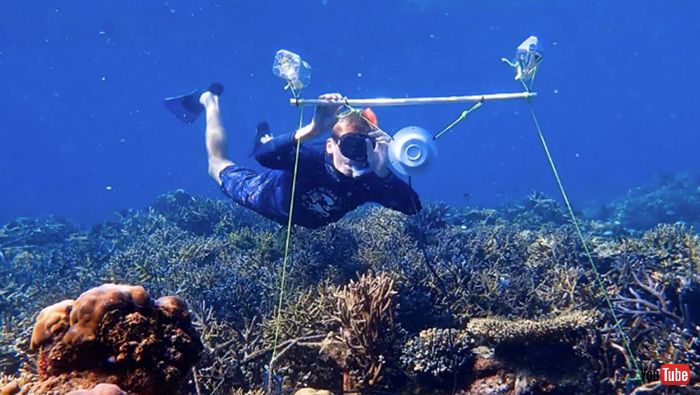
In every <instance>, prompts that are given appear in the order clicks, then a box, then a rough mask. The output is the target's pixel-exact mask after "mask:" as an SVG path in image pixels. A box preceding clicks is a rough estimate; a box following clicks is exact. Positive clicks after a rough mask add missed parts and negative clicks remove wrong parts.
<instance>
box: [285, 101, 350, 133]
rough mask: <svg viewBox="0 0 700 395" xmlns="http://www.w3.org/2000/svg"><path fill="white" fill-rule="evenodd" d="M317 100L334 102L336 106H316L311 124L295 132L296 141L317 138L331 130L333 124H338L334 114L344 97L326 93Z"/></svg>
mask: <svg viewBox="0 0 700 395" xmlns="http://www.w3.org/2000/svg"><path fill="white" fill-rule="evenodd" d="M319 99H325V100H334V101H337V102H338V104H337V105H336V104H334V105H329V106H316V108H315V109H314V117H313V120H312V121H311V123H310V124H308V125H306V126H304V127H303V128H301V129H299V130H297V132H296V135H295V137H296V138H297V140H301V141H305V140H309V139H312V138H314V137H316V136H319V135H321V134H323V133H325V132H327V131H329V130H331V129H333V126H335V123H336V122H338V117H337V116H336V112H337V111H338V107H340V106H342V105H343V103H344V101H345V97H344V96H343V95H341V94H340V93H326V94H324V95H321V96H319Z"/></svg>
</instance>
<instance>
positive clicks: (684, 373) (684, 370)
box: [659, 363, 690, 385]
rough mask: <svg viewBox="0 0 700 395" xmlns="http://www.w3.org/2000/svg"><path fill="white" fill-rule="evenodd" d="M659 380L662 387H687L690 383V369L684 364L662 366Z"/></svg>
mask: <svg viewBox="0 0 700 395" xmlns="http://www.w3.org/2000/svg"><path fill="white" fill-rule="evenodd" d="M659 378H660V379H661V384H663V385H687V384H688V383H690V367H689V366H688V364H684V363H667V364H663V365H661V369H660V370H659Z"/></svg>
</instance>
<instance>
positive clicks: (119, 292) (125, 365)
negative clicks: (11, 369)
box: [19, 284, 202, 394]
mask: <svg viewBox="0 0 700 395" xmlns="http://www.w3.org/2000/svg"><path fill="white" fill-rule="evenodd" d="M31 348H32V349H33V350H35V351H38V357H37V369H38V374H37V375H34V374H33V373H31V372H26V373H25V375H23V377H21V378H20V380H19V383H20V384H19V386H20V388H21V390H22V391H28V392H30V393H32V394H49V393H57V392H62V393H65V392H68V391H70V390H73V389H76V388H91V387H92V386H94V385H96V384H99V383H106V384H115V383H118V384H119V385H120V386H121V387H122V388H123V389H125V390H126V391H128V392H130V393H134V394H156V393H159V394H160V393H173V394H174V393H177V391H178V390H179V388H180V386H181V385H182V383H183V381H184V379H185V377H186V376H187V374H188V373H189V370H190V368H191V367H192V365H194V363H195V362H196V361H197V360H198V359H199V357H200V353H201V351H202V344H201V342H200V340H199V337H198V335H197V333H196V332H195V331H194V328H193V327H192V326H191V323H190V319H189V313H188V312H187V308H186V306H185V304H184V302H182V301H181V300H179V299H177V298H174V297H163V298H160V299H158V300H152V299H151V298H150V297H149V295H148V294H147V293H146V291H145V290H144V289H143V288H142V287H132V286H127V285H115V284H105V285H102V286H100V287H97V288H94V289H92V290H89V291H87V292H84V293H83V294H81V295H80V297H79V298H78V299H76V300H75V301H73V300H66V301H63V302H60V303H58V304H57V305H54V306H50V307H48V308H46V309H44V310H43V311H42V312H41V314H40V315H39V317H37V322H36V325H35V329H34V332H33V335H32V340H31Z"/></svg>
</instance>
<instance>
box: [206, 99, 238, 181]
mask: <svg viewBox="0 0 700 395" xmlns="http://www.w3.org/2000/svg"><path fill="white" fill-rule="evenodd" d="M199 102H200V103H202V105H203V106H204V108H205V109H206V112H207V131H206V143H207V155H208V158H209V176H210V177H211V178H213V179H214V180H215V181H216V182H217V183H218V184H219V185H221V178H220V177H219V173H221V170H223V169H225V168H226V167H228V166H230V165H232V164H233V162H231V161H230V160H228V159H227V158H226V131H225V130H224V123H223V122H222V121H221V113H220V112H219V96H216V95H214V94H212V93H211V92H204V93H203V94H202V96H200V97H199Z"/></svg>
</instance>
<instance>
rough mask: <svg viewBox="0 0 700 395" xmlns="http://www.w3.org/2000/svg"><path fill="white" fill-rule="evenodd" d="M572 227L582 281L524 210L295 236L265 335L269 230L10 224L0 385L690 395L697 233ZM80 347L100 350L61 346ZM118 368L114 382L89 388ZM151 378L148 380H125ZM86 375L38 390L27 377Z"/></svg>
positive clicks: (566, 237) (440, 208) (547, 214)
mask: <svg viewBox="0 0 700 395" xmlns="http://www.w3.org/2000/svg"><path fill="white" fill-rule="evenodd" d="M579 220H580V223H581V225H582V229H583V234H584V237H585V238H586V240H587V242H588V245H589V247H590V252H591V255H592V257H593V262H594V264H595V267H596V268H597V272H598V275H596V274H595V273H594V270H593V267H592V265H591V262H590V261H589V260H588V258H587V255H586V254H585V253H584V252H585V251H584V249H583V246H582V245H581V243H580V241H579V238H578V236H577V233H576V231H575V229H574V227H573V226H572V225H571V223H570V221H569V220H568V219H567V218H566V215H565V214H564V212H563V211H562V210H561V207H560V206H559V205H558V204H557V203H556V202H555V201H553V200H552V199H548V198H547V197H545V196H543V195H541V194H532V195H530V196H529V197H528V198H527V199H525V200H524V201H523V202H519V203H518V204H513V205H510V206H508V207H504V208H501V209H498V210H495V209H469V208H454V207H449V206H447V205H445V204H440V203H431V204H426V205H425V208H424V210H423V212H422V213H421V215H420V216H419V217H416V216H414V217H407V216H404V215H402V214H400V213H396V212H393V211H390V210H387V209H383V208H378V207H370V208H367V209H365V210H361V211H358V212H356V213H354V214H352V215H350V216H348V217H347V218H345V219H343V220H342V221H340V222H338V223H336V224H333V225H330V226H327V227H324V228H322V229H318V230H308V229H303V228H298V227H297V228H294V230H293V237H292V245H291V249H290V256H289V262H288V267H287V269H286V273H285V277H286V278H285V282H286V286H285V288H286V292H285V294H284V300H283V303H282V309H281V311H280V315H279V316H280V317H281V318H280V320H279V321H277V320H276V319H275V317H276V315H275V311H276V306H277V305H278V303H279V300H278V298H279V294H278V289H279V284H280V280H281V272H280V268H281V267H282V261H283V257H284V247H285V229H284V228H283V227H280V226H278V225H275V224H273V223H270V222H268V221H265V220H261V219H260V218H259V217H257V216H256V215H255V214H254V213H251V212H248V211H246V210H244V209H241V208H238V207H235V206H233V205H231V204H229V203H228V202H224V201H219V200H210V199H203V198H199V197H195V196H191V195H189V194H187V193H185V192H183V191H177V192H174V193H171V194H167V195H164V196H161V197H159V198H158V199H156V200H155V201H154V202H153V203H152V204H151V206H150V207H148V208H147V209H145V210H141V211H127V212H122V213H121V214H120V216H119V217H118V218H117V220H115V221H112V222H108V223H104V224H101V225H99V226H95V227H93V228H91V229H84V228H81V227H79V226H77V225H74V224H71V223H70V222H67V221H63V220H58V219H55V218H47V219H42V220H38V219H18V220H16V221H13V222H11V223H8V224H6V225H4V226H3V227H2V228H0V274H1V275H2V278H3V283H2V285H1V286H0V295H1V297H0V372H2V376H0V387H4V388H3V395H4V394H15V393H66V392H67V391H68V390H69V389H70V390H76V391H77V390H80V391H92V392H83V393H93V394H99V393H106V394H113V393H114V394H118V393H120V392H118V391H124V393H129V394H132V393H133V394H155V393H158V394H178V393H181V394H234V393H235V394H246V393H249V394H255V393H264V391H263V389H265V390H268V389H272V390H273V392H276V393H294V392H296V391H298V393H300V394H315V393H318V394H321V393H323V392H317V391H315V390H312V389H311V388H316V389H319V390H325V391H329V392H330V393H336V394H339V393H342V392H343V391H345V392H349V391H352V392H355V393H412V394H420V393H425V394H440V393H444V394H449V393H458V394H488V393H490V394H536V393H551V394H555V393H557V394H576V393H581V394H589V393H637V394H641V393H653V392H654V391H662V390H661V386H660V383H659V382H658V381H655V380H653V378H651V379H649V378H648V377H647V375H643V376H642V377H638V376H637V372H639V371H642V372H643V373H646V372H654V371H658V369H659V367H660V365H661V364H663V363H685V364H689V365H690V369H691V379H690V385H688V386H683V387H675V389H674V391H676V392H677V393H697V392H698V391H700V377H698V375H697V373H695V372H697V371H698V368H700V365H699V363H700V287H699V286H700V240H699V238H698V235H697V233H695V232H694V231H693V230H692V228H691V227H689V226H687V225H685V224H684V223H673V224H657V225H655V226H653V227H651V228H649V229H647V230H638V231H634V232H632V231H629V230H627V229H625V228H624V226H620V224H619V223H618V222H615V221H614V220H612V219H611V220H592V219H587V218H580V219H579ZM599 281H600V282H599ZM103 284H134V285H135V286H136V287H135V288H133V287H132V288H119V287H126V286H124V285H121V286H117V285H110V286H104V285H103ZM601 285H602V286H603V287H604V289H605V291H606V293H607V299H606V297H605V295H604V293H603V291H602V288H601ZM100 286H102V287H106V288H97V289H98V290H99V289H102V291H103V294H104V292H107V293H108V294H109V295H112V296H110V297H109V298H108V299H109V300H112V301H113V302H110V303H112V304H109V303H106V302H105V303H102V304H99V303H97V302H95V300H98V301H99V300H101V299H100V298H99V297H93V299H92V300H93V302H92V303H93V305H95V304H94V303H97V304H96V305H95V306H98V307H99V306H103V305H109V306H117V307H118V309H116V310H109V311H118V313H117V312H111V313H110V312H109V311H108V312H107V313H100V314H97V313H91V314H89V317H90V318H88V319H87V321H83V323H82V324H79V325H78V327H79V328H81V329H80V330H77V329H73V319H72V314H73V312H75V311H78V310H80V308H79V307H80V306H84V303H83V302H80V301H81V299H80V298H82V296H80V298H78V296H79V295H81V294H83V293H84V292H85V294H90V292H95V291H94V290H92V291H88V290H90V289H92V288H94V287H100ZM110 287H112V288H110ZM113 287H117V288H113ZM141 287H143V288H141ZM115 289H117V290H118V291H119V292H116V291H114V290H115ZM86 291H88V292H86ZM109 292H116V293H112V294H110V293H109ZM85 294H83V295H85ZM103 294H100V295H103ZM149 294H150V295H175V296H177V298H172V299H164V300H165V301H163V300H162V299H151V298H150V297H149V296H148V295H149ZM90 295H93V296H94V294H90ZM114 295H121V296H118V297H117V296H114ZM126 295H128V297H127V296H126ZM144 295H146V296H144ZM74 298H78V299H75V301H73V299H74ZM95 298H96V299H95ZM115 298H116V299H115ZM62 300H65V302H62V303H63V304H61V303H59V304H58V305H56V303H58V302H61V301H62ZM115 300H116V302H115ZM79 302H80V303H79ZM115 303H116V304H115ZM49 306H52V307H50V308H49ZM91 306H92V305H91ZM157 306H161V307H162V309H165V310H163V311H169V312H170V313H169V314H170V315H169V316H168V315H167V314H166V313H164V312H163V311H161V310H159V308H160V307H157ZM124 309H126V310H124ZM42 311H43V312H42ZM97 311H102V310H99V309H97ZM159 311H160V312H159ZM613 312H614V313H615V316H616V317H617V320H618V321H615V319H614V318H613V314H612V313H613ZM40 313H41V314H40ZM76 314H77V313H76ZM47 317H48V318H47ZM66 317H69V318H66ZM168 317H169V318H168ZM122 319H124V320H125V321H122ZM76 320H77V321H76V322H81V320H80V319H77V318H76ZM124 322H126V323H124ZM618 324H619V326H620V327H621V328H622V329H623V330H624V333H625V334H626V336H627V337H628V339H629V342H628V344H626V343H625V339H624V338H623V337H622V336H621V332H620V330H619V329H618V328H617V325H618ZM110 325H111V326H110ZM37 328H38V329H37ZM110 328H112V329H110ZM131 330H133V331H132V332H130V331H131ZM33 331H34V333H32V332H33ZM175 333H177V335H175ZM118 334H122V335H118ZM100 336H102V337H100ZM95 339H104V340H105V341H104V342H102V340H100V341H101V342H100V343H99V344H101V346H100V347H99V350H102V351H104V350H108V351H109V352H107V353H106V354H104V355H102V354H93V353H92V352H91V351H90V352H88V351H85V350H82V349H80V348H79V347H76V346H75V344H78V343H80V344H82V343H83V342H87V343H88V344H93V343H94V341H95ZM109 339H111V340H109ZM144 339H150V340H149V341H146V340H144ZM62 342H63V343H62ZM64 343H65V344H66V345H60V344H64ZM275 345H276V346H275ZM47 347H48V348H47ZM273 349H275V355H274V359H273ZM59 352H60V353H61V354H60V358H58V359H56V358H53V359H51V358H50V356H56V355H59V354H57V353H59ZM64 352H65V353H67V354H63V353H64ZM71 352H73V354H71ZM75 355H80V356H81V358H78V357H74V356H75ZM86 355H88V356H90V357H91V358H93V359H90V358H88V359H84V358H83V357H85V356H86ZM66 356H70V357H66ZM111 358H115V359H111ZM271 360H272V373H270V369H269V364H270V362H271ZM76 361H79V362H76ZM85 361H89V362H85ZM122 361H123V362H124V363H125V366H126V367H125V369H126V370H118V369H117V370H115V369H113V368H110V369H112V370H109V369H107V373H108V374H107V373H105V370H104V369H103V370H100V369H97V371H98V372H97V373H96V370H95V367H103V366H111V365H110V364H115V363H121V362H122ZM73 362H75V363H73ZM69 365H70V366H69ZM149 366H150V367H151V368H152V370H154V371H157V372H160V373H157V372H151V373H152V375H151V376H148V375H146V374H141V373H143V372H145V371H146V370H148V367H149ZM154 366H157V367H154ZM166 366H167V367H169V368H168V369H170V368H172V369H170V370H168V369H165V368H164V367H166ZM139 369H141V370H139ZM164 369H165V370H164ZM115 371H116V372H117V373H115ZM100 372H101V373H100ZM124 372H127V373H124ZM128 372H141V373H138V374H137V373H134V374H133V375H129V373H128ZM98 373H99V374H102V373H104V374H105V375H103V376H100V377H98V378H97V379H95V380H92V381H90V382H89V384H85V383H84V384H80V383H79V381H74V382H73V384H74V388H66V387H61V390H60V391H59V390H56V391H58V392H51V390H46V392H41V391H39V390H37V389H36V388H39V387H38V385H39V384H37V382H38V381H37V380H40V379H42V378H43V379H47V378H51V377H57V376H60V375H62V374H70V375H72V376H73V377H78V376H79V377H87V376H90V377H92V378H95V377H94V376H95V375H96V374H98ZM166 373H167V374H166ZM120 374H125V375H121V376H120ZM144 377H147V378H148V379H147V380H146V379H143V378H144ZM140 379H143V380H140ZM32 380H34V381H32ZM149 380H150V381H149ZM95 383H104V384H103V386H102V387H100V388H95V389H92V388H93V385H94V384H95ZM108 384H112V385H118V386H119V385H121V387H120V388H119V389H114V388H112V387H107V386H106V385H108ZM125 387H128V388H125ZM22 391H24V392H22ZM100 391H103V392H100ZM77 393H81V392H77ZM326 393H328V392H326Z"/></svg>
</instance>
